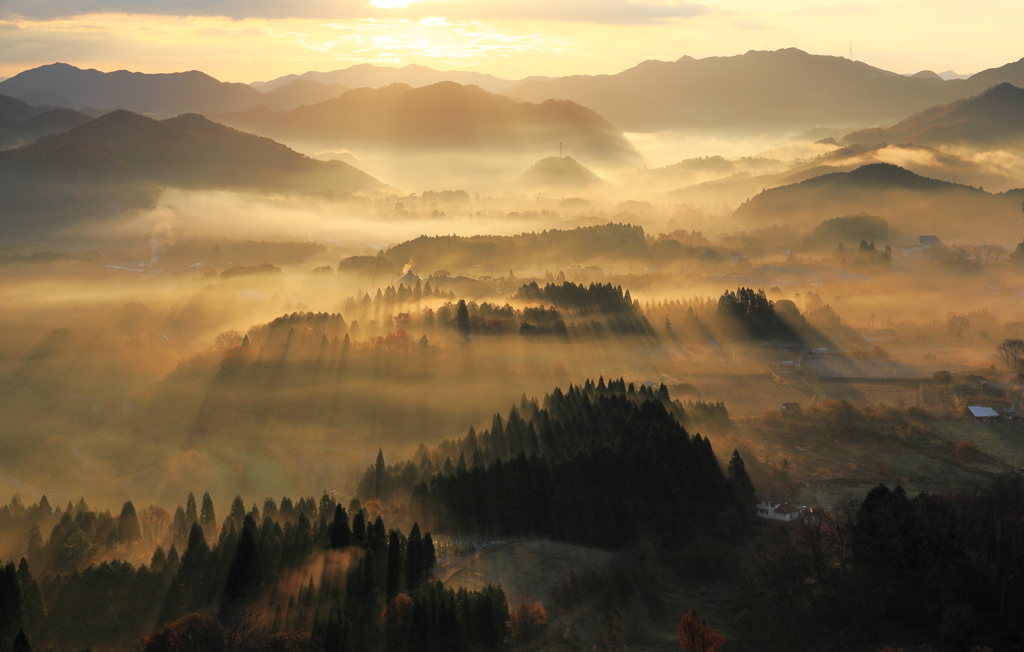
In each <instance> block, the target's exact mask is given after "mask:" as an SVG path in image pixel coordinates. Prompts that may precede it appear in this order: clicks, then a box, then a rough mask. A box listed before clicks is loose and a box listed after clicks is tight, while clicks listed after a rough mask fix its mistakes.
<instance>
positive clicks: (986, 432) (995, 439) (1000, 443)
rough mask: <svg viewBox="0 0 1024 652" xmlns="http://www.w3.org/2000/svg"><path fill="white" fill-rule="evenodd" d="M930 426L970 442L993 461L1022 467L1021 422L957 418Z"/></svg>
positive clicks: (1023, 430)
mask: <svg viewBox="0 0 1024 652" xmlns="http://www.w3.org/2000/svg"><path fill="white" fill-rule="evenodd" d="M929 426H930V427H931V428H932V430H934V431H935V432H936V433H937V434H939V435H940V436H942V437H945V438H946V439H948V440H950V441H953V442H959V441H969V442H972V443H974V444H976V445H977V446H978V449H979V450H980V451H981V452H982V453H984V454H985V455H988V456H990V457H992V458H994V459H995V460H996V461H999V462H1002V463H1004V464H1007V465H1009V466H1013V467H1018V468H1019V467H1024V421H975V420H973V419H956V420H949V421H935V422H933V423H930V424H929Z"/></svg>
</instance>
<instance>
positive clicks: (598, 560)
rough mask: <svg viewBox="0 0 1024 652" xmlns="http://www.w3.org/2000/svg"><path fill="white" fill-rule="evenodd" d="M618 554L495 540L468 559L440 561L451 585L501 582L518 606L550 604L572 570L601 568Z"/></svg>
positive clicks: (564, 545) (546, 543)
mask: <svg viewBox="0 0 1024 652" xmlns="http://www.w3.org/2000/svg"><path fill="white" fill-rule="evenodd" d="M613 556H614V553H613V552H611V551H608V550H602V549H600V548H591V547H589V546H578V545H572V544H569V543H559V542H557V541H547V540H542V539H532V540H526V541H511V542H507V543H505V542H502V543H493V544H491V545H489V546H485V547H484V548H481V549H480V550H477V551H476V552H474V553H473V554H471V555H468V556H467V557H464V558H454V559H453V558H449V559H444V560H440V562H441V565H442V568H441V569H439V570H440V573H441V577H442V578H444V584H445V586H447V587H449V588H455V589H458V588H465V589H467V590H479V589H481V588H483V587H485V586H487V584H488V583H490V584H500V585H501V586H502V588H503V589H504V590H505V595H506V596H508V603H509V606H511V607H515V606H517V605H519V604H521V603H522V602H523V601H525V600H526V599H528V598H529V599H533V600H536V601H537V602H540V603H541V604H543V605H545V606H548V605H549V604H550V598H551V594H550V591H551V587H552V586H554V585H555V584H557V583H558V582H560V581H561V580H563V579H565V578H566V577H568V576H569V575H570V573H572V571H574V570H575V571H578V572H581V573H582V572H586V571H590V570H599V569H600V568H602V567H604V566H605V565H606V564H608V562H609V561H611V559H612V557H613Z"/></svg>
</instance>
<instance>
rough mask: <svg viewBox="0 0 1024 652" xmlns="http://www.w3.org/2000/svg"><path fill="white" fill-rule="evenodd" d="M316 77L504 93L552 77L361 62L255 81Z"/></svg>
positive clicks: (262, 85)
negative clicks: (502, 75) (451, 84)
mask: <svg viewBox="0 0 1024 652" xmlns="http://www.w3.org/2000/svg"><path fill="white" fill-rule="evenodd" d="M300 79H301V80H312V81H317V82H320V83H321V84H344V85H345V86H348V87H350V88H364V87H365V88H381V87H383V86H390V85H391V84H407V85H409V86H412V87H413V88H419V87H421V86H430V85H431V84H436V83H438V82H443V81H450V82H455V83H457V84H462V85H463V86H479V87H480V88H482V89H484V90H485V91H489V92H491V93H502V92H504V91H507V90H509V89H511V88H514V87H516V86H518V85H520V84H522V83H524V82H527V81H531V80H540V81H543V80H547V79H550V77H526V78H524V79H517V80H513V79H501V78H500V77H495V76H494V75H488V74H485V73H480V72H474V71H472V70H435V69H433V68H428V67H427V66H419V65H416V64H410V65H408V66H402V67H391V66H375V65H373V64H371V63H361V64H357V65H354V66H349V67H348V68H343V69H341V70H332V71H330V72H317V71H313V70H311V71H309V72H305V73H303V74H301V75H285V76H284V77H278V78H277V79H271V80H270V81H265V82H253V83H252V84H250V85H251V86H252V87H253V88H255V89H257V90H260V91H263V92H264V93H266V92H268V91H271V90H273V89H275V88H278V87H280V86H283V85H285V84H287V83H290V82H292V81H294V80H300Z"/></svg>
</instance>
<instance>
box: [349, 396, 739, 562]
mask: <svg viewBox="0 0 1024 652" xmlns="http://www.w3.org/2000/svg"><path fill="white" fill-rule="evenodd" d="M711 412H715V408H714V407H712V409H711ZM683 415H684V411H683V409H682V407H681V405H680V404H679V403H677V402H673V401H672V400H671V398H670V397H669V395H668V390H667V388H666V387H665V386H664V385H662V386H661V387H659V388H658V389H654V388H648V387H643V386H642V387H640V389H637V388H636V387H635V386H633V385H632V384H630V385H628V386H627V385H626V383H625V381H624V380H621V379H620V380H617V381H611V382H609V383H608V384H607V385H606V384H605V382H604V380H603V379H601V380H599V382H598V383H596V384H595V383H593V382H592V381H587V382H586V383H585V384H584V385H583V386H570V387H569V389H568V390H567V391H565V392H563V391H562V390H561V389H556V390H555V391H554V392H553V393H552V394H550V395H548V396H545V398H544V400H543V403H542V406H541V405H538V404H537V403H536V402H532V401H526V400H525V398H524V400H523V401H522V402H521V404H520V406H518V407H514V408H513V409H512V410H511V411H510V412H509V415H508V418H507V419H506V420H504V421H503V420H502V419H501V417H500V416H497V415H496V416H495V419H494V421H493V423H492V427H491V429H490V430H486V431H484V432H483V433H482V434H481V435H479V436H478V435H477V434H476V433H475V432H474V431H472V430H471V431H470V433H469V434H468V435H467V436H466V437H465V438H464V439H462V440H460V441H459V442H446V443H445V444H443V445H442V446H443V447H445V448H447V449H449V450H453V451H454V450H457V451H459V453H458V454H459V459H458V462H457V463H454V464H453V463H452V462H451V460H450V458H447V459H446V462H445V464H444V465H443V466H441V467H440V468H438V469H437V471H436V472H433V473H430V474H429V477H425V478H424V479H423V480H422V481H420V482H419V483H418V484H416V485H415V486H414V488H413V490H412V507H411V509H412V510H413V513H414V514H415V516H416V517H417V518H419V519H420V520H422V521H424V522H428V523H430V524H431V527H432V528H433V529H435V530H437V531H443V532H456V533H459V534H476V535H482V536H548V537H552V538H555V539H559V540H564V541H573V542H578V543H588V544H595V545H603V546H614V547H620V546H626V545H629V544H631V543H633V542H635V541H637V540H638V539H639V538H641V537H643V536H645V535H654V536H657V537H660V538H661V539H663V540H666V541H669V540H679V539H684V538H687V537H691V536H694V535H697V534H711V535H722V536H731V535H737V534H740V533H742V532H744V531H745V530H746V527H747V524H748V519H749V515H750V513H751V510H752V506H753V495H752V493H753V492H752V490H750V489H749V487H750V483H749V478H747V477H746V473H745V472H744V471H743V469H742V461H741V462H740V464H739V465H738V466H737V471H736V472H734V473H726V472H724V471H723V469H722V467H721V465H720V464H719V461H718V459H717V458H716V457H715V454H714V451H713V450H712V448H711V444H710V442H709V441H708V440H707V439H706V438H705V437H702V436H700V435H699V434H698V435H693V436H691V435H690V434H689V433H688V432H687V431H686V429H685V428H684V427H683V426H682V425H681V423H680V421H681V419H682V418H683ZM418 457H419V458H420V460H421V464H420V465H419V466H417V464H416V463H415V462H409V463H405V464H400V465H396V466H394V467H391V468H390V469H389V468H388V467H386V466H385V464H384V461H383V456H382V455H381V456H379V457H378V461H377V464H376V465H375V466H374V467H371V469H370V470H368V471H367V474H366V475H365V476H364V477H363V480H362V482H361V483H360V489H359V491H360V495H361V496H365V497H374V496H377V495H381V492H385V491H387V490H388V489H389V488H391V486H393V485H394V484H404V485H406V486H408V484H409V482H410V480H412V481H415V478H416V477H417V474H419V473H420V472H421V471H422V470H423V469H425V468H426V467H427V466H428V465H429V466H430V467H433V462H431V461H430V458H431V457H432V455H431V454H430V453H429V452H427V451H425V450H422V449H421V452H420V453H419V454H418ZM737 473H738V474H739V475H737ZM740 476H741V477H740Z"/></svg>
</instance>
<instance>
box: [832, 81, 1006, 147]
mask: <svg viewBox="0 0 1024 652" xmlns="http://www.w3.org/2000/svg"><path fill="white" fill-rule="evenodd" d="M843 140H844V142H846V143H851V144H874V143H882V142H886V143H914V144H918V145H943V144H946V145H952V144H957V143H965V144H975V145H986V146H991V145H999V144H1011V143H1012V144H1016V145H1024V89H1022V88H1018V87H1016V86H1014V85H1012V84H1009V83H1003V84H999V85H997V86H993V87H992V88H989V89H988V90H986V91H985V92H983V93H981V94H979V95H975V96H973V97H969V98H967V99H962V100H957V101H956V102H951V103H949V104H942V105H939V106H933V107H931V108H929V109H926V110H925V111H922V112H920V113H916V114H914V115H912V116H910V117H909V118H907V119H906V120H903V121H902V122H899V123H897V124H896V125H893V126H892V127H883V128H878V129H864V130H861V131H855V132H853V133H851V134H849V135H847V136H846V137H844V139H843ZM1013 141H1015V142H1013Z"/></svg>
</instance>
